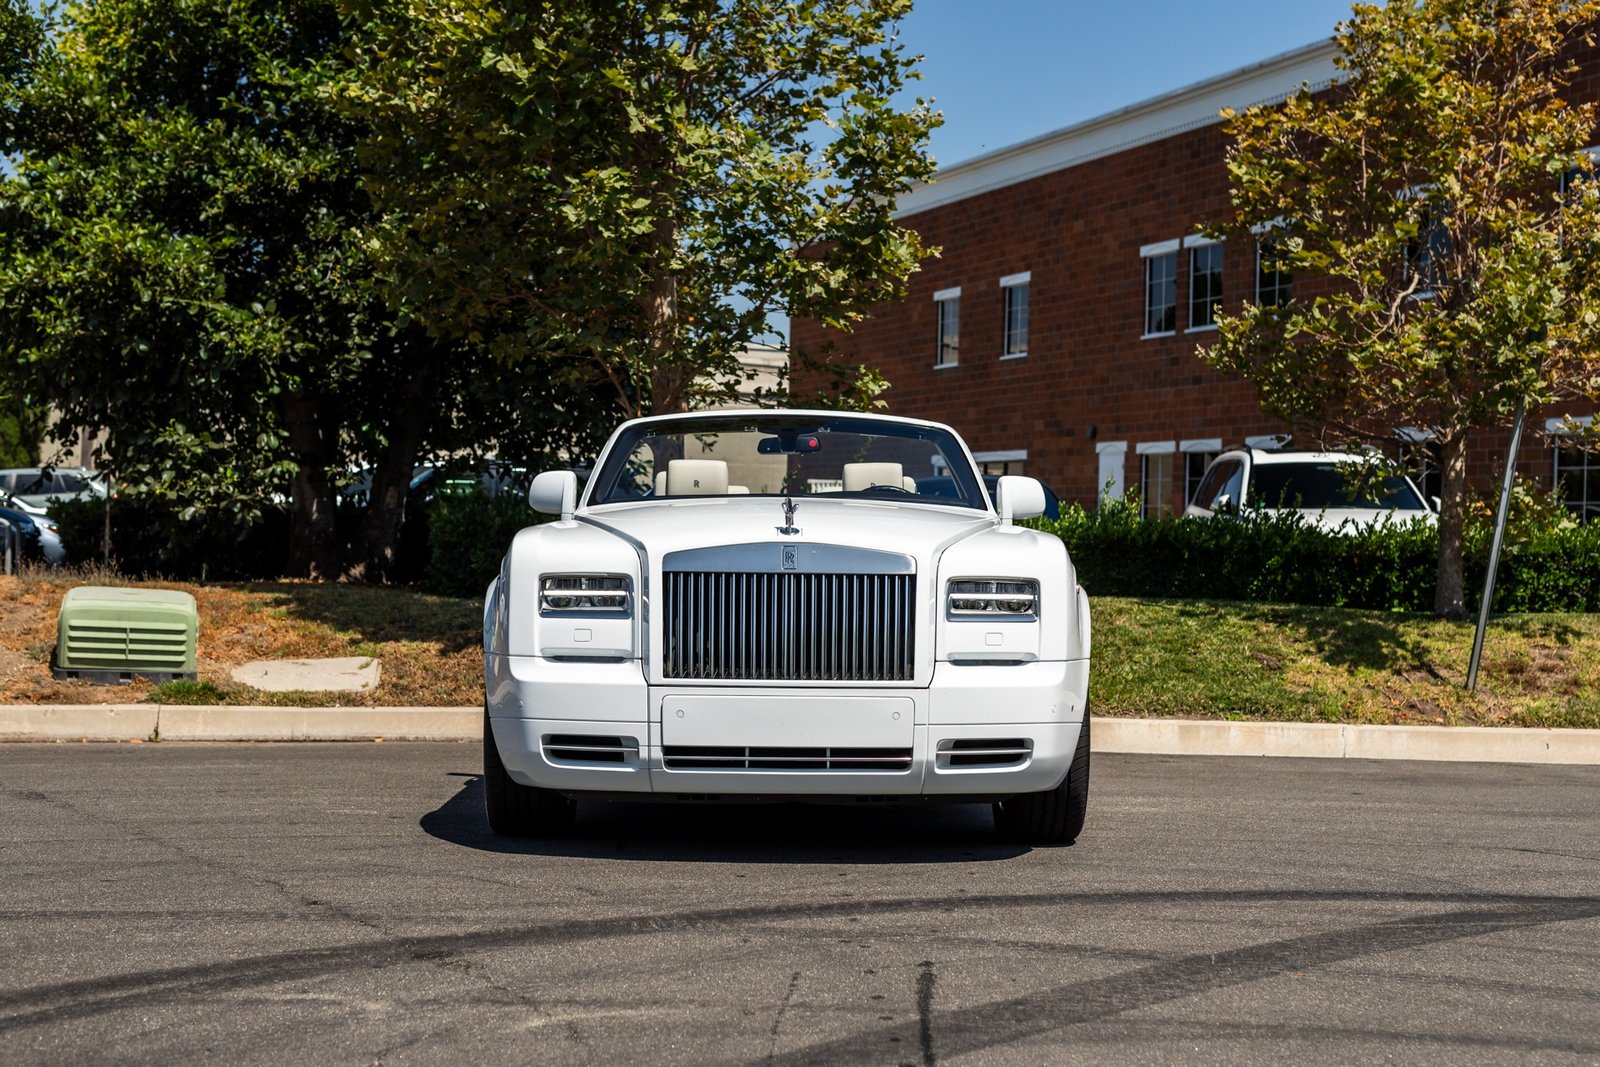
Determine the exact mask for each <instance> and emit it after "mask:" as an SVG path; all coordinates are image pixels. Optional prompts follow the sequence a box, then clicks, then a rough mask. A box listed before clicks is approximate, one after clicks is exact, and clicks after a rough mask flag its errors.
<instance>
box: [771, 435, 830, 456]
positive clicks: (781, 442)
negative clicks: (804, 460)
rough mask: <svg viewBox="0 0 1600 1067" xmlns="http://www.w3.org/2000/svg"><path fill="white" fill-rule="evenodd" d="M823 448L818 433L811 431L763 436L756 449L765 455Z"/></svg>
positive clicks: (812, 450)
mask: <svg viewBox="0 0 1600 1067" xmlns="http://www.w3.org/2000/svg"><path fill="white" fill-rule="evenodd" d="M821 448H822V442H821V441H820V440H819V439H818V438H817V435H816V434H811V433H800V432H798V431H796V432H795V433H785V434H780V435H778V436H777V437H763V438H762V439H761V440H759V441H757V442H756V451H757V452H759V453H760V454H761V455H763V456H777V455H786V454H789V453H795V452H800V453H808V452H816V451H819V450H820V449H821Z"/></svg>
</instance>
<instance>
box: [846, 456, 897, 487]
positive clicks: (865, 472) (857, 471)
mask: <svg viewBox="0 0 1600 1067" xmlns="http://www.w3.org/2000/svg"><path fill="white" fill-rule="evenodd" d="M875 485H892V486H894V487H895V488H896V489H904V488H905V470H904V468H902V467H901V466H900V464H898V463H846V464H845V465H844V491H845V492H847V493H859V492H861V490H863V489H871V488H872V487H873V486H875Z"/></svg>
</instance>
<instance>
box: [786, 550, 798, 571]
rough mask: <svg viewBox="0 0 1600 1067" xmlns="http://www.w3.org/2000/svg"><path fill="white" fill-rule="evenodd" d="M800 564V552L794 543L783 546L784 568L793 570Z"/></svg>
mask: <svg viewBox="0 0 1600 1067" xmlns="http://www.w3.org/2000/svg"><path fill="white" fill-rule="evenodd" d="M799 565H800V553H799V552H798V551H797V550H796V549H795V547H794V546H793V545H784V546H783V569H784V570H786V571H792V570H794V569H795V568H796V567H798V566H799Z"/></svg>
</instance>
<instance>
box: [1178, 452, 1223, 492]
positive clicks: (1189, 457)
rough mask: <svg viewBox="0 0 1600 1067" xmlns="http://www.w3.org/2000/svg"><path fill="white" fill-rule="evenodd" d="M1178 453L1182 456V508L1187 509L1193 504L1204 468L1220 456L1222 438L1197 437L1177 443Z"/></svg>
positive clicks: (1203, 475) (1204, 471) (1203, 474)
mask: <svg viewBox="0 0 1600 1067" xmlns="http://www.w3.org/2000/svg"><path fill="white" fill-rule="evenodd" d="M1178 451H1179V452H1180V453H1182V455H1183V506H1184V507H1188V506H1189V505H1190V504H1193V503H1194V493H1195V490H1196V489H1199V488H1200V479H1201V478H1204V477H1205V473H1206V468H1207V467H1209V466H1210V465H1211V461H1212V460H1214V459H1216V458H1217V457H1218V456H1219V455H1221V454H1222V438H1220V437H1197V438H1193V439H1191V440H1187V441H1179V442H1178Z"/></svg>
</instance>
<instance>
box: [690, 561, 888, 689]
mask: <svg viewBox="0 0 1600 1067" xmlns="http://www.w3.org/2000/svg"><path fill="white" fill-rule="evenodd" d="M663 578H664V581H663V585H664V587H665V590H666V603H665V621H664V623H663V625H662V638H663V642H664V645H665V647H664V649H663V651H662V658H661V662H662V670H663V671H664V672H665V674H666V676H667V677H668V678H696V679H704V680H708V681H728V680H748V681H866V682H874V681H909V680H910V679H911V678H912V674H913V666H914V665H913V656H914V650H915V641H914V638H913V627H914V626H915V625H916V619H915V617H914V610H913V603H914V597H913V595H912V593H913V590H914V584H913V583H915V581H916V576H915V575H914V574H854V573H851V574H812V573H796V574H787V573H775V574H774V573H757V574H744V573H736V572H728V571H668V572H666V573H665V574H664V575H663Z"/></svg>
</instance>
